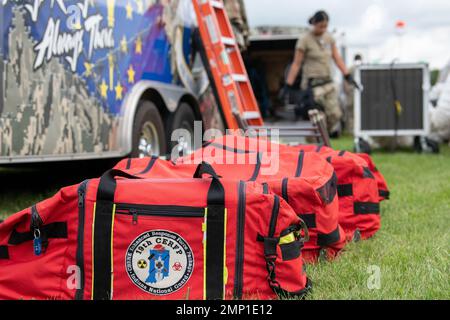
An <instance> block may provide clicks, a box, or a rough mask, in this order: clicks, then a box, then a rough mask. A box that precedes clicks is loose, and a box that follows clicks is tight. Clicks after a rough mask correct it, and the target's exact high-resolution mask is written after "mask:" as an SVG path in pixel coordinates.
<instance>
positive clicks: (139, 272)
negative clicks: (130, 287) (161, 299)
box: [125, 230, 194, 296]
mask: <svg viewBox="0 0 450 320" xmlns="http://www.w3.org/2000/svg"><path fill="white" fill-rule="evenodd" d="M125 264H126V270H127V273H128V276H129V277H130V279H131V281H132V282H133V283H134V284H135V285H136V286H138V287H139V288H140V289H141V290H144V291H146V292H148V293H150V294H154V295H158V296H164V295H169V294H172V293H174V292H176V291H178V290H180V289H181V288H182V287H183V286H184V285H185V284H186V283H187V282H188V280H189V278H190V277H191V275H192V272H193V270H194V255H193V253H192V250H191V248H190V247H189V244H188V243H187V242H186V241H185V240H184V239H183V238H182V237H181V236H180V235H178V234H176V233H174V232H170V231H166V230H153V231H148V232H146V233H143V234H141V235H140V236H139V237H137V238H136V239H135V240H134V241H133V242H132V243H131V244H130V246H129V247H128V250H127V254H126V259H125Z"/></svg>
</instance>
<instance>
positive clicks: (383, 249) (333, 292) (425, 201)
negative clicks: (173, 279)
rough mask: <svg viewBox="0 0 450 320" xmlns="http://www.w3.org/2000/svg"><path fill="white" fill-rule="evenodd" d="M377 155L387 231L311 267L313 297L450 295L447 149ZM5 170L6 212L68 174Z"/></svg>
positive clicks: (2, 197)
mask: <svg viewBox="0 0 450 320" xmlns="http://www.w3.org/2000/svg"><path fill="white" fill-rule="evenodd" d="M333 146H334V147H335V148H336V149H348V150H350V149H351V147H352V141H351V139H349V138H343V139H341V140H338V141H334V145H333ZM374 159H375V162H376V164H377V166H378V167H379V169H380V170H381V171H382V173H383V174H384V175H385V176H386V179H387V180H388V183H389V186H390V189H391V192H392V197H391V200H390V201H387V202H384V203H383V205H382V210H383V212H382V224H383V226H382V229H381V230H380V232H379V233H378V234H377V235H376V236H375V237H374V238H373V239H371V240H369V241H365V242H361V243H357V244H351V245H349V246H348V248H347V250H346V251H345V252H344V253H343V254H342V256H341V257H340V258H339V259H338V260H337V261H334V262H332V263H322V264H319V265H316V266H308V274H309V277H310V278H311V279H312V281H313V283H314V289H313V293H312V295H310V297H309V299H450V270H449V265H450V259H449V246H450V148H448V147H444V148H443V150H442V153H441V154H440V155H418V154H415V153H412V152H407V151H404V152H399V153H395V154H391V153H381V152H380V153H376V154H375V155H374ZM0 170H1V169H0ZM102 170H103V168H102ZM5 174H6V175H7V177H8V179H9V180H10V181H12V182H11V183H12V185H13V187H12V188H10V187H8V186H6V187H5V186H4V187H3V189H2V190H1V192H0V217H3V218H4V217H6V216H7V215H8V214H10V213H12V212H17V211H19V210H21V209H23V208H26V207H28V206H30V205H31V204H33V203H35V202H37V201H40V200H42V199H45V198H47V197H49V196H51V195H52V194H53V193H54V192H55V191H56V190H57V188H59V187H61V186H64V185H67V184H68V183H67V181H64V180H63V181H60V180H57V181H56V182H55V181H53V180H52V179H51V178H52V177H53V176H52V175H62V176H64V173H56V174H55V173H53V170H51V169H50V170H48V171H44V173H42V172H41V171H39V172H35V171H30V173H26V174H24V173H20V172H19V173H18V172H16V171H12V172H11V170H7V171H5V170H3V171H0V176H1V177H2V179H3V181H5V180H4V175H5ZM66 174H67V173H66ZM91 175H92V174H91ZM93 176H95V175H93ZM53 178H54V177H53ZM81 180H82V179H81V177H76V178H74V182H75V181H81ZM48 181H51V183H48ZM3 185H5V183H3ZM7 185H9V184H7ZM24 190H25V191H24ZM371 266H377V267H379V268H380V271H381V273H380V274H381V282H380V284H381V286H380V289H378V290H377V289H375V290H373V289H372V290H371V289H369V288H368V286H367V283H368V281H369V279H370V276H371V274H369V273H368V268H369V267H371Z"/></svg>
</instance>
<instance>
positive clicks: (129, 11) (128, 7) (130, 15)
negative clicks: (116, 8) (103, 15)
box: [125, 2, 133, 20]
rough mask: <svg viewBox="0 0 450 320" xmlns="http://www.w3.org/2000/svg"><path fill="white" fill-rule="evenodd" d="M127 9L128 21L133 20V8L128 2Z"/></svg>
mask: <svg viewBox="0 0 450 320" xmlns="http://www.w3.org/2000/svg"><path fill="white" fill-rule="evenodd" d="M125 9H126V11H127V19H128V20H133V7H132V6H131V3H129V2H128V3H127V5H126V7H125Z"/></svg>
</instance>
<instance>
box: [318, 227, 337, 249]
mask: <svg viewBox="0 0 450 320" xmlns="http://www.w3.org/2000/svg"><path fill="white" fill-rule="evenodd" d="M339 240H341V234H340V231H339V226H338V227H337V228H336V229H335V230H334V231H333V232H331V233H328V234H325V233H319V234H318V235H317V245H318V246H319V247H328V246H331V245H333V244H335V243H337V242H339Z"/></svg>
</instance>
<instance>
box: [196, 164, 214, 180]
mask: <svg viewBox="0 0 450 320" xmlns="http://www.w3.org/2000/svg"><path fill="white" fill-rule="evenodd" d="M204 175H209V176H211V177H212V178H213V179H220V178H221V177H220V176H219V175H218V174H217V172H216V170H214V167H213V166H212V165H211V164H209V163H207V162H205V161H203V162H202V163H200V164H199V165H198V167H197V169H196V170H195V173H194V178H195V179H201V178H202V177H203V176H204Z"/></svg>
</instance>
